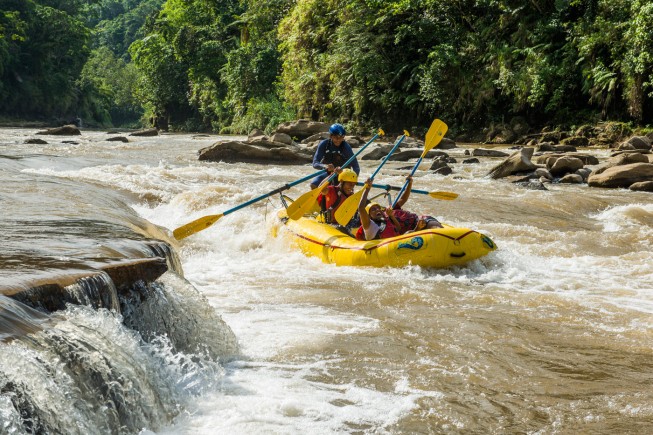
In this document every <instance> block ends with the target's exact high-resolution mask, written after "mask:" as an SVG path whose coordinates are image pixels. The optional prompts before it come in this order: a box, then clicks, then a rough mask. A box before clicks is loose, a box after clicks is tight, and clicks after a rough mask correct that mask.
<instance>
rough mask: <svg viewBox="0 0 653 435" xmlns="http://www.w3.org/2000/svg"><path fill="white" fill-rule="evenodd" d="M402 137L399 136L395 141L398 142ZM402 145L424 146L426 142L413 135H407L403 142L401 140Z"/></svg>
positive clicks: (405, 146) (409, 146)
mask: <svg viewBox="0 0 653 435" xmlns="http://www.w3.org/2000/svg"><path fill="white" fill-rule="evenodd" d="M400 137H401V136H397V137H396V138H395V142H394V143H397V141H398V140H399V138H400ZM401 146H402V147H404V148H423V147H424V142H423V141H421V140H419V139H416V138H414V137H412V136H406V137H405V138H404V140H403V142H401Z"/></svg>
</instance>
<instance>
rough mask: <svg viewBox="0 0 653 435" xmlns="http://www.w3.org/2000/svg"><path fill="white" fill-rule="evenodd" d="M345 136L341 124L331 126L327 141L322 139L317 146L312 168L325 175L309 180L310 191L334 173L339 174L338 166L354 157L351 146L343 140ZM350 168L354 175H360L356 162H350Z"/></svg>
mask: <svg viewBox="0 0 653 435" xmlns="http://www.w3.org/2000/svg"><path fill="white" fill-rule="evenodd" d="M346 134H347V132H346V131H345V127H343V126H342V124H333V125H332V126H331V127H329V139H324V140H323V141H322V142H320V143H319V145H318V146H317V150H316V151H315V155H314V156H313V167H314V168H315V169H324V170H326V174H322V175H318V176H317V177H315V178H313V179H312V180H311V190H313V189H315V188H317V186H319V185H320V183H322V181H324V179H325V178H327V177H328V176H329V175H331V174H332V173H333V172H334V171H335V172H337V173H340V171H341V169H340V166H342V165H343V164H344V163H345V162H346V161H347V160H349V158H350V157H352V156H353V155H354V151H353V150H352V149H351V145H349V143H347V141H346V140H345V135H346ZM351 168H352V169H353V170H354V172H355V173H356V175H358V174H359V173H360V171H361V169H360V166H358V160H356V159H354V160H352V162H351ZM334 184H335V183H334Z"/></svg>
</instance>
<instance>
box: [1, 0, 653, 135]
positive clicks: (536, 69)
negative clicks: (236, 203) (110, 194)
mask: <svg viewBox="0 0 653 435" xmlns="http://www.w3.org/2000/svg"><path fill="white" fill-rule="evenodd" d="M153 115H157V116H161V117H164V118H166V119H167V120H168V122H169V125H170V127H171V128H172V129H174V130H189V131H220V132H230V133H246V132H248V131H249V130H251V129H252V128H254V127H258V128H264V129H267V130H268V131H269V130H271V129H273V128H274V127H275V126H276V125H277V124H279V123H280V122H282V121H286V120H290V119H296V118H298V117H307V118H312V119H316V120H317V119H319V120H325V121H327V122H331V121H336V120H337V121H340V122H345V123H347V124H348V126H349V127H350V129H352V130H353V131H358V132H364V131H365V130H369V129H371V128H374V127H378V126H383V127H384V128H386V129H389V130H393V129H394V130H401V129H404V128H406V129H411V128H415V126H420V125H421V126H428V125H429V124H430V121H431V120H432V119H433V117H434V116H437V117H439V118H441V119H445V120H447V123H448V124H449V125H452V126H455V127H454V128H455V129H456V130H458V131H464V130H479V129H481V128H483V127H484V126H488V125H491V124H494V123H511V122H513V123H515V122H519V123H526V124H528V125H530V126H534V127H541V126H544V125H557V126H566V127H570V126H574V125H580V124H584V123H596V122H599V121H601V120H613V121H623V122H629V123H631V124H633V125H641V126H644V125H648V124H651V123H652V121H653V2H650V1H638V0H530V1H525V0H524V1H517V0H512V1H511V0H397V1H379V0H167V1H166V0H0V117H4V118H5V119H33V120H44V121H47V122H61V121H66V120H68V119H74V118H75V117H81V118H82V119H83V121H84V124H85V125H86V126H97V127H100V126H102V127H108V126H138V125H140V124H141V123H147V120H148V119H150V118H151V117H152V116H153Z"/></svg>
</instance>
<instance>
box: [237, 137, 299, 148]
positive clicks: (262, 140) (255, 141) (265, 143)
mask: <svg viewBox="0 0 653 435" xmlns="http://www.w3.org/2000/svg"><path fill="white" fill-rule="evenodd" d="M243 143H245V144H247V145H254V146H258V147H263V148H285V147H292V145H288V144H286V143H283V142H275V141H273V140H270V138H269V137H267V136H257V137H253V138H252V139H248V140H247V142H243Z"/></svg>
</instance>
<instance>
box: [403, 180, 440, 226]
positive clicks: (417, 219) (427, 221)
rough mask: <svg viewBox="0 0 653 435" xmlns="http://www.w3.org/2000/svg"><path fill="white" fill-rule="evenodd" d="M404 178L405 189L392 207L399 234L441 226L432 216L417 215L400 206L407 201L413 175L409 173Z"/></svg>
mask: <svg viewBox="0 0 653 435" xmlns="http://www.w3.org/2000/svg"><path fill="white" fill-rule="evenodd" d="M406 180H408V186H406V190H405V191H404V193H403V194H402V195H401V198H399V199H398V200H397V203H396V204H395V205H394V207H393V214H394V217H395V218H396V219H397V221H398V222H399V234H405V233H412V232H414V231H422V230H425V229H428V228H442V224H441V223H440V222H438V220H437V219H436V218H434V217H433V216H424V215H423V216H418V215H417V214H415V213H411V212H409V211H407V210H403V209H402V208H401V207H402V206H403V205H404V204H406V201H408V197H409V196H410V190H411V189H412V187H413V177H411V176H410V175H409V176H408V177H406Z"/></svg>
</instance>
